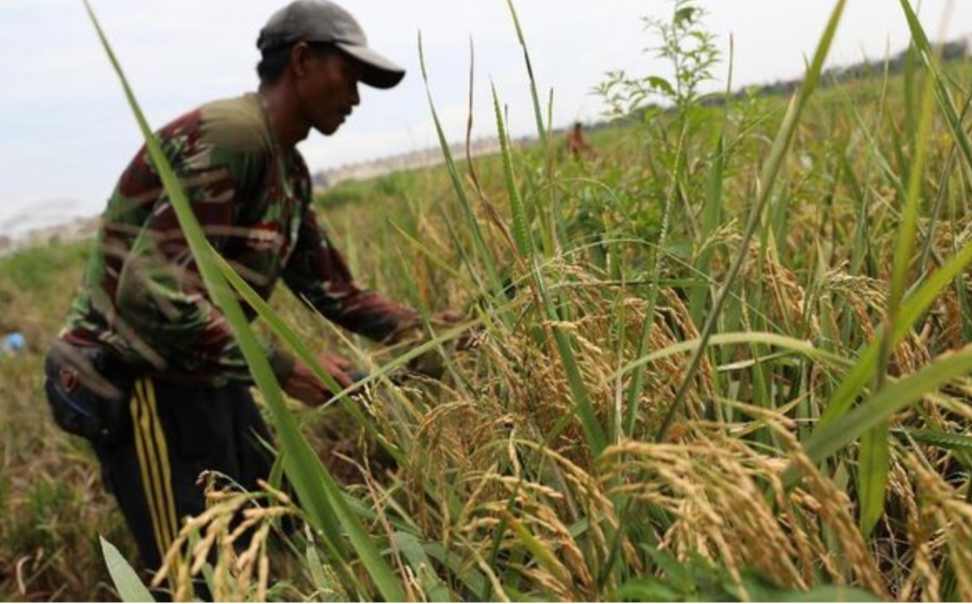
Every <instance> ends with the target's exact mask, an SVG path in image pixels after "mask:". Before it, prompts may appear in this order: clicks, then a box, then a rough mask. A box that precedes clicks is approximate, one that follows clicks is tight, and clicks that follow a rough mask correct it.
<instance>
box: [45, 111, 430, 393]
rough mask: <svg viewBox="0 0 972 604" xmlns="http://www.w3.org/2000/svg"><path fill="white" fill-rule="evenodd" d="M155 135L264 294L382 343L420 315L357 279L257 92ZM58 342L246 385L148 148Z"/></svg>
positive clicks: (123, 181)
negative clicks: (280, 284) (280, 289)
mask: <svg viewBox="0 0 972 604" xmlns="http://www.w3.org/2000/svg"><path fill="white" fill-rule="evenodd" d="M157 134H158V137H159V140H160V143H161V145H162V148H163V151H164V152H165V154H166V156H167V157H168V159H169V161H170V162H171V163H172V165H173V167H174V168H175V170H176V173H177V174H178V176H179V178H180V181H181V182H182V185H183V188H184V189H185V190H186V192H187V195H188V197H189V200H190V203H191V207H192V210H193V212H194V214H195V215H196V218H197V219H198V220H199V222H200V224H201V226H202V228H203V232H204V233H205V235H206V238H207V239H208V241H209V242H210V243H211V244H212V245H213V247H214V248H215V249H216V251H218V252H219V253H220V254H221V255H222V256H223V257H224V258H225V259H226V260H227V261H228V262H229V263H230V265H231V266H233V267H234V268H235V269H236V270H237V271H238V272H239V274H240V275H241V276H242V277H243V278H244V279H245V280H246V281H247V282H248V283H249V285H250V286H252V287H253V288H254V289H255V290H256V291H257V292H258V293H259V294H260V295H261V296H262V297H263V298H264V299H266V298H269V296H270V294H271V293H272V292H273V289H274V286H275V284H276V283H277V281H278V280H279V279H280V278H283V280H284V282H285V283H286V284H287V286H288V287H289V288H290V289H291V290H293V291H294V293H296V294H297V296H298V297H299V298H301V299H303V300H305V301H307V303H308V304H310V305H311V306H312V307H313V308H314V309H316V310H317V311H318V312H320V313H321V314H322V315H323V316H324V317H326V318H327V319H329V320H331V321H333V322H335V323H336V324H338V325H340V326H341V327H344V328H346V329H348V330H350V331H353V332H356V333H359V334H362V335H365V336H367V337H369V338H371V339H374V340H382V339H385V338H386V337H388V336H389V335H390V334H392V333H393V332H395V331H397V330H398V329H399V328H401V327H403V326H406V325H408V324H411V323H413V322H414V321H415V320H416V317H417V314H416V313H415V311H414V310H412V309H410V308H408V307H405V306H403V305H400V304H397V303H395V302H392V301H390V300H388V299H387V298H385V297H383V296H381V295H380V294H378V293H376V292H373V291H368V290H366V289H363V288H361V287H359V286H358V285H357V284H356V283H355V281H354V278H353V277H352V275H351V272H350V270H349V269H348V266H347V264H346V263H345V261H344V259H343V257H342V256H341V254H340V253H339V252H338V250H337V249H335V248H334V246H333V245H332V243H331V241H330V239H329V238H328V236H327V233H326V232H325V231H324V230H323V229H322V228H321V226H320V225H319V224H318V222H317V218H316V216H315V213H314V210H313V208H312V206H311V201H312V190H311V179H310V174H309V172H308V169H307V165H306V164H305V162H304V160H303V158H302V157H301V155H300V153H299V152H298V151H297V150H296V149H289V150H285V151H283V150H279V148H277V147H276V146H275V145H274V144H273V143H272V138H271V136H270V131H269V128H268V125H267V120H266V118H265V114H264V112H263V111H262V108H261V106H260V99H259V97H258V96H257V95H255V94H249V95H244V96H243V97H240V98H236V99H229V100H223V101H216V102H214V103H209V104H207V105H204V106H202V107H200V108H199V109H196V110H194V111H192V112H190V113H188V114H186V115H183V116H182V117H180V118H178V119H176V120H175V121H173V122H171V123H170V124H168V125H166V126H165V127H164V128H162V129H161V130H160V131H159V132H158V133H157ZM243 307H244V310H245V311H246V312H247V316H248V317H249V318H250V319H252V318H253V317H254V315H255V313H254V312H253V310H252V309H251V308H250V307H249V306H248V305H246V304H245V303H244V304H243ZM61 337H62V338H64V339H66V340H68V341H70V342H73V343H75V344H79V345H103V346H107V347H109V348H110V349H111V350H113V351H114V352H115V354H116V355H117V356H118V357H119V358H120V359H121V360H123V361H124V362H126V363H128V364H130V365H131V366H133V368H138V369H144V370H146V371H150V372H152V373H154V374H156V375H160V376H162V377H164V376H166V375H169V376H172V377H175V378H178V379H181V380H187V379H188V380H191V381H200V382H206V383H211V384H222V383H227V382H230V381H244V382H245V381H249V380H250V376H249V372H248V370H247V366H246V362H245V361H244V359H243V356H242V354H241V351H240V349H239V346H238V344H237V342H236V339H235V337H234V336H233V333H232V331H231V329H230V327H229V325H228V324H227V322H226V319H225V317H224V316H223V314H222V312H221V311H220V309H219V308H218V307H217V306H215V305H214V304H213V302H212V301H211V300H210V298H209V294H208V292H207V290H206V287H205V286H204V284H203V282H202V278H201V277H200V275H199V271H198V267H197V266H196V264H195V262H194V260H193V257H192V253H191V252H190V250H189V246H188V243H187V241H186V238H185V235H184V233H183V232H182V229H181V228H180V227H179V222H178V220H177V218H176V214H175V210H174V208H173V206H172V204H171V202H170V200H169V197H168V195H167V194H166V192H165V190H164V188H163V187H162V184H161V181H160V179H159V176H158V173H157V172H156V170H155V168H154V166H153V165H152V163H151V161H150V159H149V156H148V154H147V151H146V150H145V148H144V147H143V148H142V149H141V150H140V151H139V152H138V153H137V154H136V156H135V158H134V159H133V160H132V161H131V163H130V164H129V165H128V167H127V168H126V169H125V171H124V173H123V174H122V176H121V178H120V179H119V181H118V184H117V186H116V187H115V189H114V191H113V193H112V195H111V198H110V199H109V202H108V206H107V208H106V210H105V212H104V214H103V215H102V223H101V226H100V228H99V231H98V235H97V239H96V243H95V245H94V247H93V249H92V251H91V255H90V258H89V261H88V265H87V269H86V272H85V276H84V280H83V283H82V287H81V290H80V292H79V293H78V295H77V297H76V298H75V300H74V303H73V304H72V307H71V310H70V311H69V313H68V317H67V321H66V325H65V328H64V330H62V332H61ZM271 362H272V363H273V364H274V366H275V369H278V377H282V376H279V374H280V373H281V372H285V371H286V370H285V369H281V368H284V367H286V366H288V364H289V365H292V362H291V361H290V360H289V359H288V357H287V355H284V354H282V353H279V352H278V353H274V354H273V355H272V356H271Z"/></svg>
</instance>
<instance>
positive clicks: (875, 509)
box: [858, 76, 934, 536]
mask: <svg viewBox="0 0 972 604" xmlns="http://www.w3.org/2000/svg"><path fill="white" fill-rule="evenodd" d="M933 84H934V78H932V77H931V76H926V78H925V86H924V88H923V91H922V97H921V113H920V116H919V121H918V131H917V134H916V138H915V140H914V143H915V147H916V148H915V151H914V154H913V156H912V158H911V162H910V164H909V168H908V196H907V197H906V199H905V206H904V210H903V211H902V213H901V223H900V225H899V228H898V238H897V242H896V245H895V248H894V260H893V264H892V270H891V288H890V293H889V295H888V302H887V315H886V318H885V324H886V325H894V324H895V323H896V321H897V318H898V313H899V311H900V309H899V307H900V305H901V300H902V298H903V297H904V295H905V289H906V281H907V278H908V270H909V268H910V266H911V262H912V259H913V256H914V250H915V241H916V238H917V233H918V215H919V210H920V208H921V191H922V183H923V180H924V176H925V162H926V161H927V158H928V138H929V135H930V132H931V127H932V107H933V105H932V101H933V98H934V97H933V96H932V90H933ZM892 339H893V336H892V334H891V330H890V329H886V330H885V331H884V334H883V335H882V336H881V340H880V341H881V344H880V348H879V350H880V355H879V357H878V365H877V375H876V376H875V379H874V381H875V384H876V390H880V389H881V388H882V387H883V386H884V382H885V376H886V374H887V367H888V360H889V358H890V356H891V351H892V347H891V340H892ZM888 430H889V427H888V425H887V424H886V423H883V424H878V425H877V426H875V427H874V429H873V430H872V431H870V432H868V433H867V434H866V435H865V437H864V438H862V439H861V450H860V455H859V459H858V466H859V472H858V482H859V484H858V488H859V489H860V496H861V506H860V526H861V531H862V532H863V533H864V535H865V536H868V535H870V533H871V530H872V529H873V528H874V525H875V524H877V521H878V519H879V518H880V516H881V512H882V511H883V509H884V493H885V490H886V487H887V480H888V470H889V468H890V451H889V447H890V443H889V442H888Z"/></svg>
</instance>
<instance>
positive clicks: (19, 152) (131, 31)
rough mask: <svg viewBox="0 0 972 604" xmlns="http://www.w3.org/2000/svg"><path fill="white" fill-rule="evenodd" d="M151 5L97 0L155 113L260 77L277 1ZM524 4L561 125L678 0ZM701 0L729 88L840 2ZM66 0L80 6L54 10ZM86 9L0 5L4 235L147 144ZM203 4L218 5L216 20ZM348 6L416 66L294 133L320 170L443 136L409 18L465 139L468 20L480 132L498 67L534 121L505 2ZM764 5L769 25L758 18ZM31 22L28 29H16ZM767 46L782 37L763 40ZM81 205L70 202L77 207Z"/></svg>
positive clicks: (717, 84) (451, 133)
mask: <svg viewBox="0 0 972 604" xmlns="http://www.w3.org/2000/svg"><path fill="white" fill-rule="evenodd" d="M144 4H145V5H144V6H142V5H139V6H137V7H135V6H132V5H127V4H124V5H122V4H119V3H117V2H114V1H108V0H105V1H103V2H100V3H99V6H96V9H97V10H98V14H99V18H100V19H101V20H102V23H103V26H104V28H105V30H106V33H107V35H108V36H109V39H110V40H111V42H112V44H113V46H114V47H115V51H116V52H117V53H118V55H119V58H120V60H121V62H122V65H123V67H124V68H125V70H126V73H127V75H128V77H129V78H130V80H131V81H132V85H133V88H134V90H135V93H136V95H137V96H138V98H139V101H140V102H141V104H142V106H143V109H144V111H145V113H146V115H147V117H148V119H149V122H150V123H151V124H152V126H153V128H158V127H160V126H162V125H163V124H164V123H166V122H168V121H169V120H171V119H173V118H174V117H176V116H177V115H179V114H181V113H183V112H184V111H186V110H189V109H191V108H192V107H194V106H198V105H199V104H201V103H202V102H206V101H207V100H212V99H214V98H220V97H225V96H231V95H232V94H238V93H241V92H244V91H245V90H246V86H247V85H249V86H250V88H252V87H253V86H252V85H253V83H254V82H255V75H254V74H253V65H255V62H256V59H257V56H256V51H255V49H250V48H249V47H250V46H251V45H252V40H251V39H250V38H254V39H255V31H256V30H257V29H258V28H259V25H262V22H263V21H265V19H266V17H267V16H268V15H269V13H270V12H272V11H271V10H270V9H268V8H267V7H266V6H263V7H262V8H261V7H260V6H257V7H255V8H254V7H253V5H250V4H245V5H243V6H239V7H236V5H235V4H234V5H233V6H234V7H236V8H234V10H232V11H229V13H227V12H226V11H227V6H228V4H227V3H226V2H222V1H214V2H212V3H207V4H206V5H203V6H195V5H191V4H189V3H188V2H187V0H176V1H173V2H167V3H165V4H163V3H162V2H161V0H147V1H146V2H145V3H144ZM521 4H523V6H517V10H518V12H519V13H520V15H519V16H520V22H521V25H522V26H523V29H524V33H525V36H526V42H527V46H528V48H529V51H530V54H531V60H532V63H533V68H534V71H535V72H536V75H537V79H538V89H539V91H540V93H541V95H542V96H543V97H544V98H546V93H547V91H548V90H549V89H550V88H551V87H552V88H553V89H554V95H555V96H554V126H555V127H556V128H563V127H565V126H566V125H567V124H569V123H570V122H573V121H576V120H580V121H583V122H585V123H591V122H593V121H599V120H600V119H601V111H602V108H603V107H602V104H601V102H600V100H599V99H598V98H596V97H595V96H593V95H591V94H590V93H589V91H590V89H591V88H592V87H593V86H595V85H596V84H597V83H598V82H599V81H601V80H602V79H603V76H604V73H605V72H606V71H607V70H609V69H625V70H626V71H628V72H630V73H633V74H635V75H642V74H647V73H658V74H659V75H667V67H666V66H665V65H664V63H663V62H661V61H659V60H658V59H655V58H653V57H652V56H651V55H645V54H643V53H642V50H643V48H644V47H646V46H651V45H652V44H654V42H655V41H654V40H653V39H651V38H650V37H649V36H648V35H647V34H646V33H644V32H642V31H641V30H642V24H641V17H643V16H645V15H646V14H651V15H653V16H657V17H662V16H665V15H668V14H670V12H671V6H672V3H671V2H670V1H668V0H651V1H649V2H647V3H645V2H639V1H635V0H618V1H617V2H615V3H612V5H611V9H612V10H610V11H595V10H592V9H591V7H589V6H588V5H586V4H584V3H581V2H579V1H568V2H566V3H564V5H563V6H562V7H561V10H560V11H559V12H557V13H555V14H548V13H551V11H549V9H548V10H546V11H545V10H544V8H546V7H543V6H538V5H537V4H527V3H521ZM700 4H701V5H702V6H704V7H705V8H706V10H707V11H708V12H709V15H708V17H707V19H706V23H707V25H708V26H709V28H710V30H711V31H712V32H713V33H714V34H715V35H716V36H717V41H718V44H719V46H720V48H721V49H722V50H723V60H722V62H721V63H720V64H719V65H718V66H717V68H716V71H715V74H716V78H715V79H714V80H713V81H712V82H711V84H710V86H709V87H707V90H711V91H718V90H720V89H724V87H725V82H724V78H725V72H726V71H727V68H728V65H727V61H728V52H727V50H728V40H729V34H730V33H732V34H733V35H734V40H735V57H734V64H733V70H734V73H735V75H734V78H733V79H734V82H735V83H734V85H733V89H734V90H739V89H743V88H746V87H749V86H753V85H761V84H768V83H771V82H774V81H778V80H784V81H786V80H793V79H798V78H799V77H801V74H802V71H803V65H804V63H803V60H804V56H805V55H806V54H809V52H811V51H812V44H813V43H815V42H816V39H817V37H818V36H819V33H820V31H822V24H823V22H824V21H825V20H826V17H827V16H828V15H829V11H830V9H831V8H832V5H833V2H831V1H830V0H827V1H821V0H817V1H812V2H802V3H798V2H795V1H794V0H783V1H781V2H779V3H774V4H773V5H771V6H763V5H762V4H759V5H757V3H755V2H754V1H752V0H744V1H743V2H740V3H738V4H736V5H734V7H733V8H734V9H735V10H729V9H727V7H725V5H714V6H713V4H715V3H712V2H701V3H700ZM894 4H895V5H894V6H890V5H889V3H880V4H879V0H860V1H858V2H855V3H849V5H848V7H847V14H846V15H845V20H844V23H843V24H842V26H841V28H840V30H839V31H838V35H837V39H836V40H835V47H834V50H833V51H832V52H831V55H830V60H829V61H828V63H827V65H828V66H829V67H833V66H837V65H850V64H854V63H858V62H860V61H861V60H863V59H869V60H872V61H873V60H876V59H882V58H884V56H885V55H893V54H895V53H896V52H898V51H900V50H901V49H903V48H905V47H906V46H907V43H908V40H909V37H908V36H907V33H906V32H907V26H906V25H905V23H904V19H903V17H902V16H901V14H900V8H899V7H897V6H896V3H894ZM67 7H73V9H76V10H77V12H74V10H73V9H72V10H58V9H63V8H67ZM159 7H162V9H161V10H162V13H159V12H158V10H159ZM165 7H169V8H165ZM186 7H189V8H191V10H193V11H194V12H195V13H197V17H198V18H197V19H196V20H195V21H192V22H190V21H188V20H186V19H185V18H184V16H182V13H183V12H185V11H183V10H181V9H183V8H186ZM879 7H880V8H879ZM463 9H466V10H465V11H464V10H463ZM82 13H83V11H82V10H81V8H80V2H66V1H65V0H32V1H31V2H30V3H29V5H28V4H27V3H24V2H21V3H17V2H14V3H10V4H8V5H6V6H4V7H2V8H0V20H2V21H3V22H7V23H10V24H12V25H14V26H16V25H18V24H19V25H22V27H20V28H17V29H16V30H15V32H14V38H13V50H14V52H16V51H17V50H18V49H20V50H23V51H24V54H23V56H24V57H25V60H24V61H22V62H20V63H17V64H16V65H13V64H11V63H10V62H8V63H7V64H5V65H3V66H0V76H5V78H4V79H6V80H7V81H12V82H14V83H15V84H17V85H15V86H14V87H13V90H12V92H11V93H10V94H9V95H8V96H7V98H5V99H2V100H0V115H3V116H4V117H3V118H0V119H3V120H7V123H5V124H4V125H5V126H7V127H5V128H4V131H5V132H6V133H7V134H8V137H7V139H6V144H5V145H4V146H3V147H2V148H0V154H2V155H0V161H4V163H5V164H6V165H7V166H8V170H9V174H11V175H12V178H8V179H7V180H6V181H5V182H3V183H2V184H0V234H3V233H5V232H6V233H8V234H9V233H10V232H11V230H12V229H11V227H10V224H11V222H13V224H14V228H13V230H14V231H16V230H20V231H23V230H25V229H24V228H20V229H17V228H16V227H17V226H18V225H20V222H21V221H22V219H23V218H25V215H27V216H29V215H35V216H37V215H39V214H41V213H45V206H48V205H49V204H50V203H51V202H54V201H71V200H73V201H76V202H77V203H76V205H77V208H78V212H77V213H76V214H77V216H78V217H80V216H91V215H95V214H97V213H99V212H100V211H101V209H102V207H103V205H104V201H105V199H107V196H108V194H109V192H110V189H111V188H112V187H113V186H114V183H115V180H116V179H117V177H118V175H119V174H120V172H121V169H122V168H123V167H124V165H125V164H126V163H127V162H128V161H129V160H130V158H131V156H132V155H133V154H134V153H135V151H136V150H137V148H138V147H139V146H140V144H141V140H140V137H139V134H138V132H137V129H136V128H135V127H134V123H133V121H132V119H131V116H130V111H129V110H128V108H127V106H126V105H125V101H124V98H123V96H122V94H121V92H120V88H119V86H118V83H117V81H116V80H115V79H114V74H113V73H111V71H110V67H109V65H108V62H107V59H106V58H105V57H104V55H103V52H102V51H101V49H100V48H99V47H98V46H97V43H96V39H95V37H94V34H93V31H91V26H90V24H89V23H88V21H87V19H86V17H83V14H82ZM207 13H210V14H211V16H215V15H220V16H221V17H222V19H221V20H219V19H215V18H213V19H207V18H206V17H207V16H208V15H207ZM354 13H355V16H356V17H357V18H358V19H359V21H360V22H361V23H362V25H363V26H364V28H365V30H366V32H367V33H368V35H369V40H370V43H371V45H372V46H374V47H375V48H376V49H377V50H379V52H382V53H383V54H386V55H388V56H392V57H394V58H396V59H398V60H400V62H402V63H403V64H404V65H405V67H406V68H407V70H408V72H409V76H408V77H407V78H406V82H405V83H403V85H401V86H399V87H398V88H396V89H395V90H393V91H391V92H390V93H386V92H381V93H376V91H373V90H370V89H367V88H366V87H364V88H363V89H362V106H360V107H358V108H357V109H356V112H355V115H354V116H353V117H352V119H351V120H350V121H349V122H348V123H347V124H346V125H345V126H344V127H343V128H342V129H341V131H340V132H338V133H337V134H336V135H335V136H332V137H327V138H325V137H322V136H319V135H317V134H316V133H312V134H311V136H310V137H309V139H308V140H307V141H305V142H303V143H301V144H300V145H299V146H298V148H299V149H300V150H301V151H302V153H303V154H304V156H305V157H306V158H307V161H308V164H309V165H310V167H311V171H312V172H315V173H316V172H319V171H323V170H327V169H335V168H338V167H340V166H345V165H353V164H359V163H362V162H369V161H380V160H382V159H384V158H390V157H395V156H398V155H402V154H406V153H420V152H423V151H427V150H428V149H434V148H437V142H436V140H435V135H434V130H433V129H432V127H431V118H430V115H429V110H428V105H427V101H426V98H425V89H424V83H423V82H422V78H421V76H420V74H419V69H418V63H417V56H416V55H417V53H416V52H415V51H414V50H412V51H411V52H409V50H408V49H409V47H410V46H411V47H414V30H413V31H412V32H411V33H407V34H406V33H403V31H402V29H403V28H402V27H399V26H401V25H402V24H403V23H409V22H415V23H417V24H420V25H423V26H424V27H423V28H422V36H423V41H424V45H425V52H426V63H427V66H428V69H429V78H430V87H431V91H432V95H433V98H434V100H435V102H436V108H437V111H438V112H439V114H440V118H441V119H442V121H443V127H444V129H445V130H446V135H447V137H448V139H449V140H450V141H452V142H461V141H463V140H464V139H465V121H466V115H467V111H468V85H469V84H468V73H469V38H468V36H469V35H470V33H471V34H472V38H473V40H474V43H475V62H476V80H475V86H476V97H475V115H476V124H475V126H474V132H473V138H474V139H475V138H485V137H490V136H494V135H495V126H494V120H492V109H491V100H490V99H489V97H488V92H487V91H488V88H489V80H490V79H493V80H494V81H495V83H496V86H497V89H498V90H499V93H500V95H501V102H503V103H505V104H507V105H508V106H509V107H510V114H511V115H510V124H509V127H510V130H511V133H512V135H513V136H514V137H517V138H519V137H523V136H534V135H535V134H536V132H535V129H536V128H535V124H534V118H533V111H532V103H531V102H530V101H529V100H528V99H529V93H528V80H527V78H526V70H525V67H524V64H523V54H522V49H521V47H520V46H519V44H518V42H517V40H516V34H515V32H514V30H513V25H512V22H511V20H510V19H509V13H508V10H507V9H506V6H505V3H503V2H500V1H497V2H494V3H477V4H475V5H470V6H464V7H456V6H449V7H442V6H438V5H436V4H433V3H431V0H426V1H425V2H417V3H416V4H415V6H412V7H410V9H409V10H408V11H407V14H405V13H403V12H402V10H401V9H400V8H399V7H394V8H388V7H387V6H383V5H382V3H380V2H378V0H359V2H357V3H356V4H355V5H354ZM396 13H400V14H397V15H396ZM467 13H471V14H467ZM5 15H6V16H7V17H8V18H3V17H4V16H5ZM396 16H397V17H398V18H397V19H396V18H395V17H396ZM79 17H80V18H79ZM940 18H941V14H940V8H939V7H934V8H933V9H931V10H927V7H925V10H923V11H922V20H923V22H924V23H925V26H926V27H927V28H928V29H929V32H937V34H936V35H933V37H935V38H940V39H947V40H954V39H956V38H959V37H963V36H961V34H962V33H964V32H965V31H967V30H968V29H969V28H967V27H949V28H942V27H940V26H939V23H938V21H939V20H940ZM771 20H772V21H775V23H776V27H773V28H766V27H764V26H763V23H764V22H765V21H771ZM215 22H219V23H220V27H221V30H220V36H219V37H220V39H221V40H224V39H227V40H234V41H232V42H228V43H226V44H213V41H212V39H211V38H207V35H208V34H209V31H208V29H207V26H208V25H209V24H211V23H215ZM968 22H972V7H970V6H968V5H962V6H961V7H955V8H954V10H953V11H952V15H951V20H950V22H949V24H950V25H951V24H952V23H968ZM463 25H465V28H466V29H465V30H464V29H463ZM545 25H546V27H545ZM601 26H606V27H610V28H611V29H610V30H609V31H611V32H612V34H613V35H611V36H607V37H604V36H600V37H598V36H593V37H592V36H589V35H586V34H589V32H590V30H592V29H594V30H597V29H598V28H599V27H601ZM32 27H33V29H32ZM37 27H43V28H45V29H47V30H48V31H49V32H52V33H54V34H57V35H54V36H51V38H50V40H51V43H50V45H51V47H50V48H48V47H44V48H43V49H37V48H36V47H35V46H34V45H32V44H31V42H33V40H34V36H32V35H31V32H32V31H36V28H37ZM754 27H755V29H753V28H754ZM25 29H26V31H27V32H28V34H27V35H26V36H24V35H23V34H22V33H21V32H22V31H24V30H25ZM224 30H225V33H224ZM244 32H245V33H244ZM942 33H944V36H942V35H941V34H942ZM251 34H253V35H251ZM172 40H177V41H178V42H179V45H177V46H178V47H177V48H172V46H173V45H172ZM240 40H242V50H243V52H240V49H241V44H240ZM160 47H164V48H165V50H164V51H160V50H159V48H160ZM766 48H774V49H776V52H772V53H767V52H765V49H766ZM568 51H569V52H568ZM213 74H218V75H217V76H216V77H213ZM491 75H492V76H493V77H492V78H491V77H490V76H491ZM599 77H600V79H598V78H599ZM52 82H53V83H54V86H53V87H51V86H52ZM186 83H188V84H189V85H188V86H187V85H184V84H186ZM247 83H248V84H247ZM234 91H235V92H234ZM40 116H43V118H47V119H39V117H40ZM52 148H56V150H52ZM92 149H96V151H94V152H92ZM52 162H54V163H55V165H57V167H58V169H57V170H55V171H45V170H44V169H43V168H44V166H45V165H47V164H50V163H52ZM74 217H75V216H66V218H67V219H68V220H70V219H72V218H74Z"/></svg>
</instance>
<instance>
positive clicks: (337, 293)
mask: <svg viewBox="0 0 972 604" xmlns="http://www.w3.org/2000/svg"><path fill="white" fill-rule="evenodd" d="M283 277H284V281H285V282H286V283H287V286H288V287H289V288H290V289H291V290H293V291H294V293H296V294H297V295H298V296H299V297H302V298H303V299H305V300H306V301H307V302H308V303H309V304H310V305H311V306H312V307H313V308H314V309H316V310H317V311H318V312H320V313H321V314H322V315H323V316H324V317H325V318H327V319H328V320H330V321H333V322H334V323H337V324H338V325H340V326H341V327H344V328H345V329H348V330H350V331H353V332H355V333H358V334H361V335H364V336H366V337H368V338H370V339H372V340H375V341H386V340H388V339H390V338H392V337H394V336H396V335H398V334H400V333H401V332H402V331H404V330H406V329H408V328H410V327H412V326H415V325H417V324H418V320H419V315H418V313H417V312H416V311H415V310H413V309H411V308H409V307H407V306H404V305H402V304H399V303H397V302H393V301H392V300H389V299H388V298H385V297H384V296H382V295H381V294H379V293H377V292H374V291H370V290H366V289H363V288H361V287H359V286H358V285H357V284H356V283H355V282H354V279H353V277H352V276H351V271H350V270H349V269H348V266H347V263H345V261H344V258H343V257H342V256H341V253H340V252H338V250H337V249H336V248H335V247H334V246H333V245H332V243H331V241H330V239H329V238H328V236H327V234H326V233H325V232H324V231H323V230H322V229H321V228H320V227H319V226H318V223H317V219H316V217H315V216H314V211H313V210H312V209H311V208H310V204H307V205H306V206H305V208H304V215H303V219H302V221H301V225H300V235H299V237H298V240H297V246H296V248H295V250H294V253H293V254H292V255H291V257H290V262H289V263H288V264H287V267H286V268H285V269H284V274H283Z"/></svg>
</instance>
